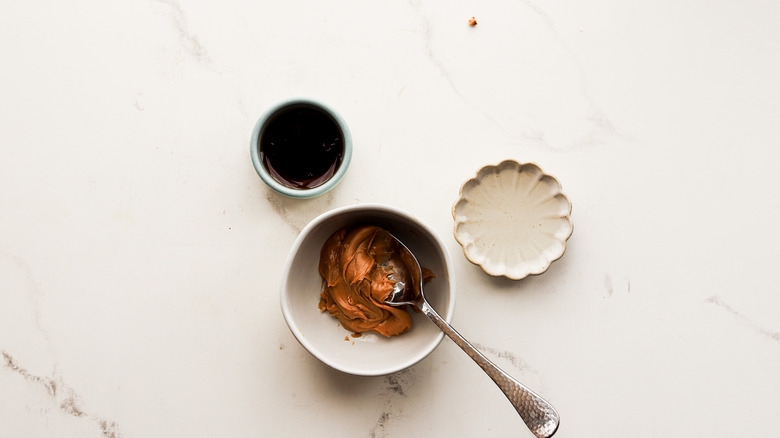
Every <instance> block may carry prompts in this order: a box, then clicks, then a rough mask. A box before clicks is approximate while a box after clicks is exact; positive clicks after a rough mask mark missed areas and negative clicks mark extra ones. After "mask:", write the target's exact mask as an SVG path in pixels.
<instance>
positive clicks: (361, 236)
mask: <svg viewBox="0 0 780 438" xmlns="http://www.w3.org/2000/svg"><path fill="white" fill-rule="evenodd" d="M382 232H383V230H382V229H381V228H379V227H377V226H373V225H361V226H356V227H352V228H350V227H344V228H342V229H340V230H338V231H336V232H335V233H334V234H333V235H332V236H331V237H330V238H329V239H328V240H327V241H326V242H325V245H323V246H322V250H321V251H320V264H319V272H320V276H322V280H323V291H322V293H321V294H320V304H319V308H320V311H322V312H324V311H325V310H327V311H328V312H330V314H331V315H333V316H335V317H336V318H338V320H339V321H340V322H341V325H343V326H344V327H345V328H346V329H347V330H351V331H353V332H354V333H364V332H374V333H379V334H382V335H385V336H395V335H400V334H402V333H405V332H407V331H408V330H409V329H411V328H412V318H411V316H410V315H409V312H408V311H407V309H406V308H405V307H394V306H391V305H389V304H385V300H386V299H387V297H388V296H389V295H390V293H391V292H392V291H393V285H394V284H395V281H393V280H391V279H390V278H389V276H390V274H392V268H390V266H391V265H392V264H391V263H390V264H388V263H385V261H387V260H389V259H392V258H394V257H397V256H396V254H394V253H393V251H392V249H391V248H390V246H389V242H388V241H387V240H386V239H383V238H378V235H380V234H381V233H382ZM433 277H434V275H433V273H432V272H431V271H429V270H427V269H425V270H424V272H423V278H424V279H425V281H428V280H430V279H431V278H433Z"/></svg>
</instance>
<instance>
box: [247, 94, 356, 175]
mask: <svg viewBox="0 0 780 438" xmlns="http://www.w3.org/2000/svg"><path fill="white" fill-rule="evenodd" d="M259 147H260V160H261V161H262V162H263V166H265V168H266V169H268V172H269V173H270V174H271V176H272V177H273V178H274V179H275V180H277V181H278V182H280V183H281V184H283V185H285V186H287V187H291V188H294V189H313V188H315V187H318V186H321V185H322V184H324V183H325V182H326V181H328V180H329V179H330V178H332V177H333V175H334V174H335V173H336V170H338V168H339V166H340V165H341V161H342V159H343V157H344V135H343V133H342V132H341V129H340V128H339V126H338V124H337V123H336V121H335V120H333V118H332V117H331V116H330V115H329V114H327V113H325V112H323V111H322V110H320V109H318V108H316V107H312V106H306V105H300V106H293V107H290V108H286V109H283V110H281V111H280V112H279V113H277V114H276V115H274V116H273V117H272V118H271V119H270V120H269V121H268V123H267V124H266V126H265V129H264V130H263V133H262V134H261V136H260V144H259Z"/></svg>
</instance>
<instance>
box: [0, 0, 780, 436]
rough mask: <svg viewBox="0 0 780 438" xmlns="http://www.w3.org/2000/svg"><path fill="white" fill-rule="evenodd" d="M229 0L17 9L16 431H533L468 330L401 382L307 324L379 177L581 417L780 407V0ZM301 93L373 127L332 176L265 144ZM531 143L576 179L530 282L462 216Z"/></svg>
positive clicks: (11, 26)
mask: <svg viewBox="0 0 780 438" xmlns="http://www.w3.org/2000/svg"><path fill="white" fill-rule="evenodd" d="M218 3H219V4H218V5H217V2H205V1H195V0H161V1H126V0H125V1H119V2H101V1H96V0H83V1H78V2H53V1H52V2H43V3H42V2H6V3H5V4H4V5H3V8H2V9H3V12H2V14H0V56H2V60H3V67H2V69H0V126H1V127H2V129H0V181H1V182H2V184H0V205H1V206H2V213H0V225H1V226H0V355H2V357H0V436H2V437H32V438H37V437H84V438H89V437H96V438H100V437H106V438H118V437H123V438H140V437H188V438H189V437H217V436H224V437H258V436H268V437H276V436H279V437H298V436H301V437H303V436H324V437H331V436H332V437H336V436H355V437H361V436H362V437H375V438H377V437H403V436H431V437H447V436H470V437H474V436H495V437H504V436H528V437H530V436H531V434H530V433H529V432H528V431H527V430H526V429H525V427H524V425H523V424H522V422H521V420H520V418H519V417H518V416H517V415H516V414H515V412H514V411H513V409H512V407H511V406H510V405H509V403H507V401H506V400H505V398H504V397H503V395H502V394H501V393H500V392H499V391H498V390H497V389H496V388H495V386H494V385H493V384H492V382H491V381H490V380H489V379H488V378H487V377H486V376H485V375H484V374H483V373H482V372H481V371H480V370H479V369H478V368H477V367H476V366H475V365H474V364H473V363H472V362H471V361H470V360H469V359H468V357H467V356H466V355H464V354H463V353H462V352H461V351H460V350H459V349H457V347H455V346H454V344H453V343H452V342H450V341H449V340H446V339H445V341H444V342H443V343H442V344H441V345H440V346H439V348H438V349H437V350H436V351H434V353H433V354H431V355H430V356H429V357H428V358H427V359H425V360H424V361H423V362H421V363H419V364H417V365H416V366H414V367H412V368H410V369H407V370H405V371H403V372H400V373H398V374H395V375H391V376H385V377H377V378H358V377H352V376H349V375H344V374H341V373H339V372H337V371H334V370H331V369H329V368H327V367H326V366H325V365H323V364H321V363H320V362H319V361H317V360H316V359H315V358H314V357H313V356H311V355H310V354H309V353H308V352H306V351H305V350H304V349H303V348H302V347H301V346H300V345H299V344H298V343H297V342H296V341H295V339H294V338H293V336H292V335H291V333H290V332H289V330H288V328H287V326H286V325H285V323H284V321H283V318H282V315H281V312H280V309H279V285H280V278H281V270H282V265H283V262H284V259H285V258H286V256H287V253H288V251H289V249H290V247H291V245H292V243H293V241H294V240H295V238H296V236H297V234H298V232H299V231H300V230H301V228H302V227H303V226H304V225H305V224H306V223H307V222H308V221H310V220H311V219H313V218H314V217H316V216H317V215H319V214H320V213H322V212H324V211H327V210H329V209H331V208H334V207H338V206H343V205H351V204H356V203H367V202H379V203H387V204H391V205H394V206H397V207H400V208H403V209H405V210H407V211H409V212H412V213H413V214H415V215H417V216H419V217H420V218H422V219H424V220H425V221H426V222H427V223H429V224H430V225H431V226H432V227H433V228H434V229H435V230H436V231H437V232H439V233H440V235H441V236H443V237H444V239H445V241H446V243H447V245H448V249H449V252H450V254H451V255H452V257H453V260H454V263H455V268H456V272H457V279H456V281H457V294H458V296H457V305H456V310H455V316H454V319H453V323H454V324H455V326H456V327H457V328H458V329H459V331H460V332H461V333H463V334H464V335H465V336H466V337H467V338H469V339H470V340H472V341H473V342H475V343H476V344H478V345H479V346H481V348H482V349H483V350H484V351H485V352H486V354H487V355H488V356H489V357H491V358H492V359H493V360H495V361H496V363H498V364H499V365H500V366H502V367H504V368H505V369H506V370H507V371H509V372H510V373H512V374H513V375H515V376H516V377H517V378H518V380H520V381H522V382H524V383H526V384H527V385H528V386H529V387H531V388H533V389H535V390H536V391H538V392H539V393H541V394H542V395H543V396H545V397H546V398H548V399H549V400H550V401H551V402H552V403H553V404H554V405H555V406H556V407H557V408H558V410H559V411H560V414H561V418H562V422H561V427H560V429H559V432H558V434H557V435H556V436H559V437H562V438H563V437H625V436H631V437H658V436H676V437H685V436H723V437H726V436H729V437H732V436H746V437H747V436H756V437H765V436H772V435H774V434H776V429H777V424H778V421H779V420H780V396H779V394H780V372H779V371H778V370H780V317H778V316H780V289H778V286H777V278H776V274H775V273H776V272H777V271H776V269H777V266H776V265H777V262H778V261H780V257H778V247H780V231H778V226H777V225H778V222H779V221H780V197H778V196H777V194H776V190H777V189H778V187H780V176H778V175H779V174H778V172H777V170H776V167H777V163H778V161H779V160H780V144H779V143H780V135H779V134H778V120H780V81H778V78H780V56H778V55H779V54H780V27H778V25H777V23H778V22H780V5H778V3H775V2H765V1H748V2H725V1H719V2H705V1H687V2H673V1H662V2H646V1H644V2H641V1H635V0H632V1H617V0H603V1H579V2H577V1H565V2H554V1H547V0H538V1H525V0H524V1H514V2H513V1H504V0H499V1H496V2H478V1H459V2H448V1H409V2H406V1H386V0H385V1H382V0H379V1H371V2H366V1H343V2H308V1H302V0H290V1H285V2H279V1H274V2H268V1H259V2H246V1H231V0H228V1H225V2H218ZM471 16H475V17H476V19H477V21H478V25H477V26H475V27H470V26H468V24H467V20H468V18H469V17H471ZM293 96H306V97H311V98H316V99H319V100H321V101H324V102H327V103H328V104H329V105H331V106H332V107H333V108H335V109H337V110H338V111H339V112H340V113H341V115H342V116H344V118H345V119H346V120H347V123H348V124H349V126H350V128H351V131H352V135H353V138H354V143H355V151H354V156H353V160H352V165H351V167H350V169H349V172H348V173H347V175H346V177H345V178H344V180H343V181H342V182H341V184H340V185H339V186H338V187H337V188H336V189H335V190H333V191H332V192H330V193H329V194H327V195H325V196H322V197H320V198H316V199H313V200H306V201H301V200H294V199H288V198H284V197H282V196H279V195H276V194H275V193H273V192H271V191H270V190H269V189H268V188H267V187H266V186H265V185H264V184H263V183H262V182H261V180H260V179H259V178H258V176H257V175H256V173H255V171H254V169H253V168H252V165H251V163H250V159H249V147H248V144H249V136H250V133H251V129H252V126H253V124H254V122H255V120H256V119H257V117H258V116H259V115H260V114H261V113H262V111H263V110H265V109H266V108H267V107H268V106H270V105H272V104H274V103H275V102H277V101H279V100H282V99H285V98H288V97H293ZM504 159H515V160H518V161H522V162H528V161H531V162H535V163H537V164H539V165H540V166H541V167H542V168H543V169H544V170H545V171H546V172H548V173H550V174H552V175H554V176H556V177H557V178H558V179H559V180H560V181H561V183H562V185H563V189H564V191H565V192H566V194H567V195H568V196H569V198H570V199H571V200H572V203H573V206H574V208H573V220H574V224H575V229H574V234H573V236H572V238H571V239H570V240H569V246H568V250H567V253H566V254H565V255H564V257H563V258H562V259H561V260H559V261H558V262H556V263H554V264H553V265H552V267H551V269H550V270H549V271H548V272H547V273H545V274H544V275H541V276H538V277H533V278H528V279H525V280H522V281H517V282H515V281H510V280H502V279H495V278H491V277H489V276H487V275H485V274H484V273H483V272H482V271H481V270H480V269H479V268H478V267H476V266H474V265H472V264H470V263H469V262H468V261H467V260H466V259H465V258H464V257H463V254H462V252H461V249H460V247H459V245H458V244H457V242H456V241H455V239H454V238H453V236H452V225H453V221H452V216H451V213H450V209H451V206H452V204H453V203H454V201H455V200H456V197H457V194H458V189H459V187H460V185H461V183H462V182H463V181H465V180H466V179H468V178H469V177H471V176H472V175H473V174H474V173H475V172H476V170H477V169H478V168H479V167H481V166H482V165H484V164H496V163H498V162H500V161H502V160H504ZM388 166H390V167H398V168H401V169H403V173H402V174H401V175H400V176H401V177H399V178H395V179H391V178H390V177H389V176H382V175H381V172H382V171H384V169H386V168H387V167H388ZM315 305H316V304H315Z"/></svg>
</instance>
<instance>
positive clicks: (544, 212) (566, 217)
mask: <svg viewBox="0 0 780 438" xmlns="http://www.w3.org/2000/svg"><path fill="white" fill-rule="evenodd" d="M452 217H453V218H454V219H455V230H454V231H455V239H456V240H457V241H458V243H460V245H461V246H462V247H463V253H464V254H465V255H466V258H467V259H468V260H469V261H470V262H472V263H474V264H476V265H479V266H480V267H482V269H483V270H484V271H485V272H486V273H488V274H490V275H493V276H504V277H508V278H511V279H513V280H520V279H522V278H525V277H527V276H529V275H538V274H541V273H543V272H545V271H546V270H547V269H548V268H549V267H550V264H552V262H554V261H555V260H558V259H559V258H561V256H563V253H564V252H565V251H566V241H567V240H568V239H569V236H571V233H572V231H573V230H574V227H573V225H572V222H571V202H569V199H568V198H567V197H566V195H564V194H563V193H562V192H561V185H560V183H559V182H558V180H556V179H555V178H553V177H552V176H550V175H546V174H545V173H544V172H542V170H541V169H540V168H539V166H537V165H535V164H532V163H525V164H520V163H518V162H517V161H514V160H506V161H503V162H501V163H499V164H498V165H497V166H485V167H483V168H482V169H480V170H479V172H477V176H476V177H474V178H471V179H470V180H468V181H466V182H465V183H464V184H463V186H462V187H461V188H460V197H459V199H458V201H457V202H456V203H455V205H453V207H452Z"/></svg>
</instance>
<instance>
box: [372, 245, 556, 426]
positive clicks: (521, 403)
mask: <svg viewBox="0 0 780 438" xmlns="http://www.w3.org/2000/svg"><path fill="white" fill-rule="evenodd" d="M383 234H386V236H383V237H385V238H386V239H387V241H388V243H389V246H390V247H391V248H392V249H393V251H394V252H395V254H397V255H398V258H400V261H401V263H397V262H396V261H394V259H393V258H389V259H388V260H385V261H384V262H383V263H381V264H382V265H384V266H387V267H389V268H390V269H391V270H392V274H391V275H390V277H389V278H390V279H391V280H394V281H395V284H394V286H393V292H392V293H391V294H390V295H389V296H388V297H387V299H386V300H385V303H387V304H390V305H391V306H403V305H410V306H414V307H416V308H417V309H419V310H420V311H421V312H422V313H424V314H425V316H427V317H428V318H430V319H431V321H433V323H434V324H436V325H437V326H438V327H439V328H440V329H441V330H442V331H443V332H444V333H445V334H446V335H447V336H449V337H450V339H452V340H453V341H454V342H455V344H457V345H458V346H459V347H460V348H462V349H463V351H465V352H466V354H468V355H469V357H471V358H472V359H473V360H474V362H476V363H477V365H479V366H480V367H481V368H482V369H483V370H484V371H485V372H486V373H487V375H488V376H490V378H491V379H493V381H494V382H496V385H498V387H499V388H500V389H501V391H503V393H504V395H506V396H507V398H508V399H509V402H510V403H512V406H514V407H515V410H517V413H518V414H520V417H521V418H522V419H523V421H524V422H525V424H526V426H528V428H529V429H530V430H531V432H532V433H533V434H534V435H536V436H537V437H539V438H548V437H551V436H553V434H554V433H555V431H557V430H558V424H559V423H560V417H559V415H558V412H557V411H556V410H555V408H554V407H552V405H551V404H550V403H548V402H547V401H546V400H544V399H543V398H542V397H540V396H539V395H537V394H536V393H534V392H533V391H531V390H530V389H528V388H526V387H525V386H523V385H522V384H521V383H520V382H518V381H517V380H515V379H514V378H513V377H512V376H510V375H509V374H507V373H506V372H504V371H503V370H501V369H500V368H499V367H497V366H496V365H495V364H493V362H491V361H490V360H489V359H488V358H486V357H485V356H484V355H483V354H482V353H480V352H479V351H478V350H477V349H476V348H474V346H472V345H471V344H470V343H469V342H468V341H467V340H465V339H464V338H463V336H461V335H460V333H458V332H457V331H455V329H454V328H452V326H451V325H450V324H449V323H447V321H445V320H444V319H443V318H442V317H441V316H439V314H438V313H436V311H435V310H433V307H431V305H430V304H429V303H428V301H426V299H425V295H423V284H422V270H421V269H420V263H419V262H418V261H417V259H416V258H415V257H414V255H413V254H412V252H411V251H409V248H407V247H406V245H404V244H403V243H402V242H401V241H400V240H398V239H397V238H396V237H395V236H393V235H392V234H390V233H388V232H386V231H384V230H383ZM407 285H408V286H407Z"/></svg>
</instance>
